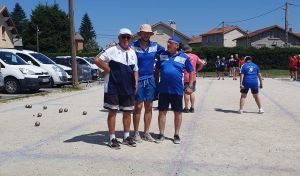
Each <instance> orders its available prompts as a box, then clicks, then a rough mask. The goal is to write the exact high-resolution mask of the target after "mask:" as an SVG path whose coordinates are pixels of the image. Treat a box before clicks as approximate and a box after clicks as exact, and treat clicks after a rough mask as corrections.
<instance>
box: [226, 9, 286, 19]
mask: <svg viewBox="0 0 300 176" xmlns="http://www.w3.org/2000/svg"><path fill="white" fill-rule="evenodd" d="M284 6H285V5H282V6H280V7H278V8H276V9H274V10H271V11H269V12H267V13H264V14H262V15H259V16H256V17H252V18H248V19H245V20H239V21H233V22H226V23H239V22H244V21H249V20H253V19H255V18H259V17H261V16H264V15H267V14H269V13H271V12H274V11H276V10H278V9H281V8H282V7H284Z"/></svg>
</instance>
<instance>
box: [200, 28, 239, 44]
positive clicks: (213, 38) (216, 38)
mask: <svg viewBox="0 0 300 176" xmlns="http://www.w3.org/2000/svg"><path fill="white" fill-rule="evenodd" d="M243 35H244V33H242V32H241V31H240V30H232V31H230V32H228V33H225V34H224V46H225V47H235V46H236V41H232V40H233V39H236V38H238V37H241V36H243ZM209 37H210V42H208V38H209ZM202 46H214V47H218V46H223V43H222V33H219V34H212V35H206V36H202Z"/></svg>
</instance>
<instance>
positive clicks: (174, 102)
mask: <svg viewBox="0 0 300 176" xmlns="http://www.w3.org/2000/svg"><path fill="white" fill-rule="evenodd" d="M170 104H171V109H172V110H173V111H175V112H182V95H176V94H166V93H160V94H159V99H158V110H159V111H167V110H168V109H169V105H170Z"/></svg>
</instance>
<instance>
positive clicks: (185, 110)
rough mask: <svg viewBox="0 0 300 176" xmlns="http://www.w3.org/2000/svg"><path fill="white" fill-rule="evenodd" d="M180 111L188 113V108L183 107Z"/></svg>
mask: <svg viewBox="0 0 300 176" xmlns="http://www.w3.org/2000/svg"><path fill="white" fill-rule="evenodd" d="M182 112H184V113H189V112H190V111H189V109H187V108H184V109H183V110H182Z"/></svg>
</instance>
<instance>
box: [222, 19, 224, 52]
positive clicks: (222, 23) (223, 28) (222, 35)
mask: <svg viewBox="0 0 300 176" xmlns="http://www.w3.org/2000/svg"><path fill="white" fill-rule="evenodd" d="M224 40H225V39H224V21H223V22H222V46H223V47H224Z"/></svg>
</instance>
